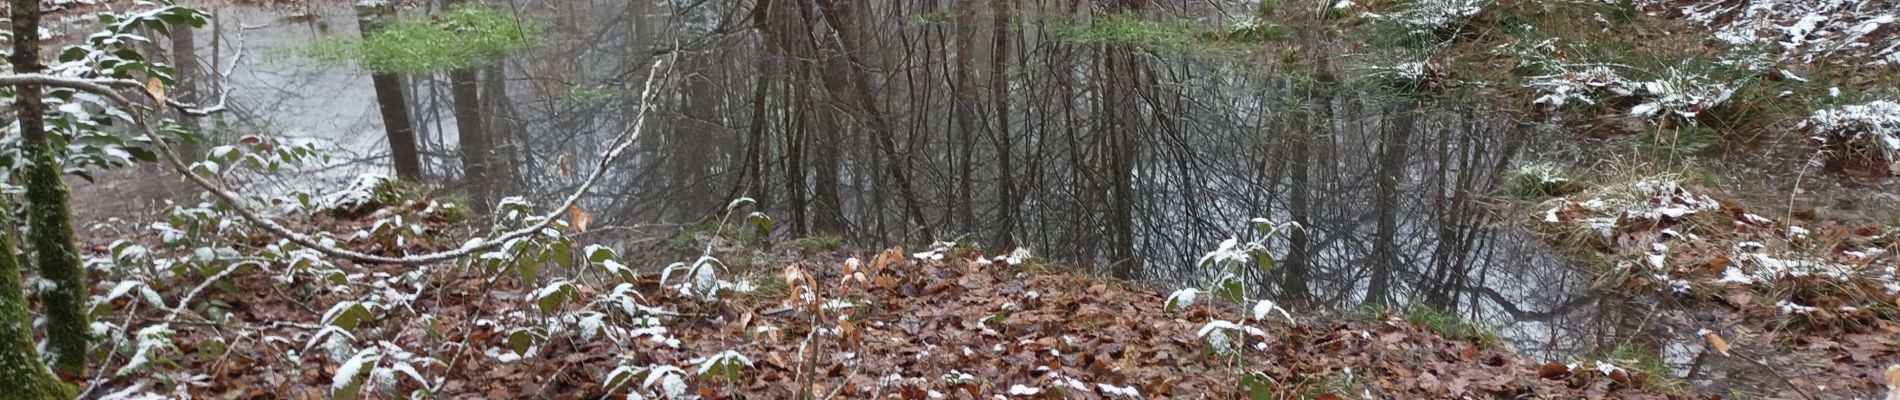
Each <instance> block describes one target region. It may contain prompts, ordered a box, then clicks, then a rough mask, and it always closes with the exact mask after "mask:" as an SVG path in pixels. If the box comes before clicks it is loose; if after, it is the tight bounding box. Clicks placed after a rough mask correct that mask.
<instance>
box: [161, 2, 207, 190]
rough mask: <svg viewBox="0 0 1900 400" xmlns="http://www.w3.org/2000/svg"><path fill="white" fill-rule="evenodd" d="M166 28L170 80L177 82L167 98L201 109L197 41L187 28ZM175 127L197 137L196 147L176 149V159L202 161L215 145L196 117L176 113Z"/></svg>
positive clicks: (201, 85) (202, 100) (187, 146)
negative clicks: (169, 58) (168, 34)
mask: <svg viewBox="0 0 1900 400" xmlns="http://www.w3.org/2000/svg"><path fill="white" fill-rule="evenodd" d="M170 28H171V39H172V69H173V71H174V72H173V73H172V76H173V77H175V78H177V79H178V84H177V85H174V86H173V87H172V90H171V92H172V93H171V96H172V97H173V98H177V99H180V100H183V101H187V102H192V103H197V104H199V105H204V102H205V100H206V99H205V98H204V96H202V95H201V93H200V90H199V88H201V87H203V83H202V82H201V80H203V79H204V75H203V72H201V71H202V70H203V68H201V67H200V66H199V65H198V39H197V38H196V37H193V34H192V29H191V25H184V24H178V25H172V26H171V27H170ZM178 123H179V124H180V125H183V126H184V127H185V130H187V131H190V132H191V133H194V134H197V136H198V142H196V143H180V145H179V146H177V147H178V152H179V157H182V158H184V159H185V160H201V159H204V156H205V154H204V153H205V149H206V148H209V146H208V144H209V143H210V142H215V141H216V139H214V138H212V137H210V132H205V131H204V129H203V127H201V126H199V124H198V117H193V116H190V115H185V113H183V112H180V113H178Z"/></svg>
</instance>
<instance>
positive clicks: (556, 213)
mask: <svg viewBox="0 0 1900 400" xmlns="http://www.w3.org/2000/svg"><path fill="white" fill-rule="evenodd" d="M663 64H664V63H663V62H660V61H657V60H656V61H655V62H654V64H653V68H652V70H651V71H649V72H648V75H647V82H646V86H645V87H644V88H643V90H642V92H641V94H640V110H639V113H640V115H639V117H638V118H636V119H635V120H634V121H633V123H631V124H629V125H627V127H626V128H624V129H622V130H621V131H620V133H619V134H618V135H616V136H615V137H614V140H613V141H612V142H610V143H613V144H614V146H613V147H612V148H611V149H610V150H608V151H607V153H606V154H605V155H604V156H603V157H601V159H600V163H599V164H597V165H595V166H594V171H593V172H592V173H590V174H588V175H587V180H585V181H583V182H581V185H580V187H578V188H576V189H575V190H574V192H573V193H572V194H569V195H568V196H567V199H566V200H565V201H562V202H561V204H560V206H558V207H554V208H553V209H552V210H549V211H548V212H547V213H546V214H544V215H542V219H541V221H540V222H538V223H535V224H534V225H531V226H528V227H524V228H521V229H516V230H512V231H508V232H505V233H502V234H501V235H498V236H494V237H489V238H479V239H475V240H470V241H468V242H467V243H466V244H464V245H462V247H460V248H456V249H455V250H449V251H442V252H435V253H428V254H416V255H409V256H403V257H388V256H379V255H375V254H367V253H362V252H358V251H354V250H349V249H344V248H339V247H335V246H329V245H325V244H323V243H320V242H318V241H317V240H315V239H312V238H311V237H310V236H308V235H304V234H302V233H298V232H296V231H293V230H291V229H290V228H288V227H285V226H284V225H283V224H279V223H277V221H274V220H271V219H269V218H265V217H263V216H262V215H260V214H259V213H258V212H257V211H256V210H253V209H251V208H250V207H248V206H246V205H245V203H244V202H243V201H242V200H241V199H240V198H239V197H240V196H239V195H237V194H236V193H232V192H231V191H230V190H227V189H225V188H224V187H222V186H220V185H219V184H217V183H215V182H212V181H211V180H210V179H208V178H206V177H204V176H202V175H198V174H196V173H193V172H191V167H190V166H189V165H188V164H187V163H186V162H185V161H184V159H182V158H179V157H178V154H177V153H176V152H174V151H172V148H171V145H170V144H168V143H167V142H166V141H165V138H164V137H163V136H161V135H159V134H158V130H157V129H154V128H153V127H152V124H151V123H150V121H147V120H146V116H145V113H144V111H143V110H141V109H140V108H138V107H137V106H135V105H134V104H133V103H132V101H131V100H129V99H127V98H126V97H125V96H124V95H123V94H121V93H120V92H119V91H117V90H114V89H113V88H115V87H119V88H124V87H130V88H134V90H138V89H142V88H143V87H144V85H142V84H140V83H138V82H137V81H131V80H124V79H79V78H66V77H58V76H52V75H44V74H5V75H0V86H31V85H36V86H50V87H62V88H68V89H74V90H79V91H85V92H92V93H95V94H98V95H100V96H104V97H105V98H106V99H108V100H111V101H112V102H113V103H114V104H116V105H118V106H119V107H120V108H122V109H124V110H125V111H126V112H127V113H130V114H131V115H132V120H133V121H132V122H133V123H134V124H136V125H137V126H138V127H139V129H140V130H141V131H143V132H144V134H145V136H146V138H147V139H149V140H151V142H152V145H153V146H154V147H157V148H158V153H159V154H160V155H161V156H162V157H163V158H164V159H165V161H166V162H167V163H168V164H171V167H172V169H173V170H175V171H177V172H178V173H179V174H182V175H184V176H185V179H186V180H189V181H191V182H192V183H194V184H197V185H198V186H199V187H202V188H204V189H205V191H207V192H210V193H211V194H212V195H213V196H216V197H217V198H218V199H219V200H223V201H224V202H225V203H228V204H230V205H231V209H232V210H233V211H235V212H237V214H238V215H239V216H240V217H243V218H244V219H245V220H246V221H250V222H251V223H253V224H256V225H257V226H260V227H263V228H264V230H265V231H269V232H270V233H271V234H273V235H276V236H278V237H281V238H284V239H285V240H289V241H291V242H293V243H297V244H298V245H302V246H304V247H307V248H310V249H311V250H315V251H317V252H319V253H323V254H325V255H328V256H332V257H340V258H346V259H351V260H356V261H360V262H370V263H382V264H404V265H419V264H429V263H436V262H442V261H448V260H453V259H457V258H461V257H464V256H467V255H470V254H474V253H475V252H478V251H484V250H488V249H492V248H495V247H497V246H500V245H502V244H503V243H506V242H508V241H511V240H515V239H520V238H523V237H527V236H528V235H532V234H534V233H536V232H540V231H542V230H544V229H547V228H548V227H549V226H551V225H552V224H553V223H554V222H555V221H558V220H560V218H561V216H562V215H564V214H566V213H567V211H568V210H571V209H573V208H574V207H573V206H574V204H575V203H577V202H579V201H580V198H581V196H583V195H585V194H586V193H587V192H588V191H589V190H590V189H592V188H593V187H594V184H595V183H597V182H599V181H600V178H601V176H603V175H604V174H605V173H606V170H607V168H608V167H609V166H610V165H612V164H613V162H614V160H617V159H619V158H620V156H621V154H623V153H625V152H626V150H627V149H628V148H630V147H632V145H633V142H634V139H637V138H639V137H640V132H641V130H642V128H643V127H644V126H645V125H646V120H647V116H648V115H650V112H649V109H650V108H651V107H652V104H653V99H654V96H655V91H654V83H655V82H657V81H658V80H659V77H660V73H661V70H662V65H663ZM141 91H142V90H141ZM148 95H150V94H149V93H148Z"/></svg>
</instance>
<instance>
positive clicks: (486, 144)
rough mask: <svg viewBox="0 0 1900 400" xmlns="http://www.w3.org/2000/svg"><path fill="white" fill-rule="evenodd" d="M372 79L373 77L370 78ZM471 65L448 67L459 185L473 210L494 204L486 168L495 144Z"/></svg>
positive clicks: (492, 162) (492, 155)
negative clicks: (460, 165) (458, 163)
mask: <svg viewBox="0 0 1900 400" xmlns="http://www.w3.org/2000/svg"><path fill="white" fill-rule="evenodd" d="M372 79H374V78H372ZM478 82H479V80H478V79H477V78H476V74H475V70H474V69H473V68H463V69H458V70H454V71H449V94H450V96H451V97H453V99H452V100H451V102H452V103H453V104H454V105H453V106H452V107H453V108H454V112H455V131H456V135H455V138H456V142H457V143H458V145H457V148H459V149H460V150H461V153H462V154H461V155H462V186H463V187H464V190H466V191H467V193H468V196H469V198H470V200H472V201H473V202H474V204H471V206H472V207H473V208H474V209H475V210H476V211H482V210H486V209H488V207H489V206H490V205H492V204H494V202H495V199H494V198H493V197H494V196H492V195H490V194H491V193H493V191H492V190H490V189H491V187H490V185H489V182H490V180H492V179H494V178H495V177H494V176H491V174H490V173H489V170H490V169H492V168H493V166H494V165H495V161H494V159H495V157H494V151H495V146H494V144H493V143H491V141H490V140H489V138H488V127H487V125H486V124H484V121H483V120H482V101H481V95H480V93H481V91H480V90H479V86H478V85H479V83H478Z"/></svg>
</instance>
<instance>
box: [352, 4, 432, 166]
mask: <svg viewBox="0 0 1900 400" xmlns="http://www.w3.org/2000/svg"><path fill="white" fill-rule="evenodd" d="M393 14H395V9H393V8H391V6H390V5H388V4H387V3H382V4H367V3H359V4H357V5H356V19H357V24H358V26H359V28H360V29H361V30H362V33H363V37H364V38H368V37H369V36H371V35H374V34H376V31H378V30H381V29H382V27H383V23H384V22H385V21H384V19H386V18H389V17H390V16H392V15H393ZM369 79H370V84H371V85H372V86H374V87H375V88H376V108H377V110H378V111H380V112H381V113H382V117H383V131H384V132H385V133H387V134H388V137H389V156H390V158H391V160H392V161H391V163H392V164H394V165H395V167H396V177H397V178H401V179H402V180H405V181H410V182H421V181H422V156H421V154H418V152H417V149H416V129H415V127H414V126H413V124H411V123H410V120H409V107H408V101H407V100H404V99H403V93H402V77H400V76H397V75H396V74H392V73H386V72H376V71H370V77H369Z"/></svg>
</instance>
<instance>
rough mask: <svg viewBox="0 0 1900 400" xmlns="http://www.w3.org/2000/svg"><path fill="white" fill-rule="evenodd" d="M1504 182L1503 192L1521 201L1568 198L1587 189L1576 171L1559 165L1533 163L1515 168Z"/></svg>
mask: <svg viewBox="0 0 1900 400" xmlns="http://www.w3.org/2000/svg"><path fill="white" fill-rule="evenodd" d="M1507 179H1508V180H1507V181H1506V182H1505V185H1504V191H1505V193H1508V194H1510V195H1511V197H1515V198H1518V199H1522V200H1538V199H1545V198H1551V197H1559V196H1569V195H1571V194H1575V193H1577V192H1581V191H1583V190H1584V189H1587V188H1588V187H1587V186H1588V185H1586V184H1585V183H1584V182H1583V181H1582V180H1581V179H1579V177H1578V176H1577V173H1576V171H1572V170H1571V169H1570V168H1569V167H1565V166H1563V165H1561V164H1555V163H1546V162H1535V163H1527V164H1523V165H1519V166H1517V169H1514V170H1512V171H1511V175H1510V177H1509V178H1507Z"/></svg>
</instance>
